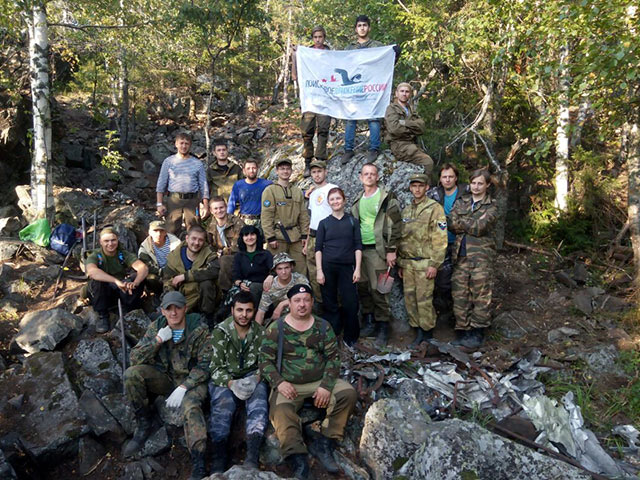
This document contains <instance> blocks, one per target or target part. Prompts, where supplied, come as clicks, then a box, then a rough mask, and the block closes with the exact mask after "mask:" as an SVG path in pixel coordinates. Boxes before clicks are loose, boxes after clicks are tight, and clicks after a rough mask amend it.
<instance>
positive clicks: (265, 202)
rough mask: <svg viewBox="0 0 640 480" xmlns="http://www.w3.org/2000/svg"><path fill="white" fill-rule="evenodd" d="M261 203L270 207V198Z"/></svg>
mask: <svg viewBox="0 0 640 480" xmlns="http://www.w3.org/2000/svg"><path fill="white" fill-rule="evenodd" d="M262 204H263V205H264V206H265V207H270V206H271V200H265V201H264V202H263V203H262Z"/></svg>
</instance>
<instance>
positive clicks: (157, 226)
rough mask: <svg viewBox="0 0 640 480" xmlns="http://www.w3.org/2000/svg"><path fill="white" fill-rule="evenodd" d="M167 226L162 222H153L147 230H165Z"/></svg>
mask: <svg viewBox="0 0 640 480" xmlns="http://www.w3.org/2000/svg"><path fill="white" fill-rule="evenodd" d="M166 229H167V224H166V223H165V222H164V221H162V220H154V221H153V222H151V223H150V224H149V230H166Z"/></svg>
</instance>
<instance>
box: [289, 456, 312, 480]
mask: <svg viewBox="0 0 640 480" xmlns="http://www.w3.org/2000/svg"><path fill="white" fill-rule="evenodd" d="M287 463H288V464H289V467H290V468H291V470H292V472H293V476H294V477H296V478H297V479H298V480H307V479H308V478H309V461H308V460H307V454H306V453H294V454H293V455H289V456H288V457H287Z"/></svg>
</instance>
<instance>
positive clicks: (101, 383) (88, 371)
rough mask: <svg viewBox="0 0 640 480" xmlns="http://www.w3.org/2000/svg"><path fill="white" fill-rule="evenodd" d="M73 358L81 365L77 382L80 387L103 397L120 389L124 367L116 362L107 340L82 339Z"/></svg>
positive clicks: (77, 373)
mask: <svg viewBox="0 0 640 480" xmlns="http://www.w3.org/2000/svg"><path fill="white" fill-rule="evenodd" d="M73 358H74V360H76V362H77V363H78V365H79V366H80V368H79V369H78V370H77V372H76V383H77V384H78V386H79V387H80V389H82V390H84V389H89V390H92V391H93V392H95V393H96V394H98V395H99V396H101V397H102V396H104V395H107V394H109V393H115V392H117V391H119V390H120V386H121V385H122V383H121V382H122V367H120V365H118V363H117V362H116V359H115V358H114V356H113V353H111V348H109V343H108V342H107V341H106V340H103V339H101V338H95V339H91V340H81V341H80V342H79V343H78V346H77V347H76V350H75V352H73Z"/></svg>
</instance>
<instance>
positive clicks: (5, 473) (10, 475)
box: [0, 450, 18, 480]
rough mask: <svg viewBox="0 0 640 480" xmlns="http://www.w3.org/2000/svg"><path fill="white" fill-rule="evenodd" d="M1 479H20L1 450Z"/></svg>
mask: <svg viewBox="0 0 640 480" xmlns="http://www.w3.org/2000/svg"><path fill="white" fill-rule="evenodd" d="M0 478H2V479H4V480H17V478H18V476H17V475H16V472H15V470H14V469H13V467H12V466H11V464H10V463H9V462H7V459H6V458H5V457H4V453H3V452H2V450H0Z"/></svg>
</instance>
